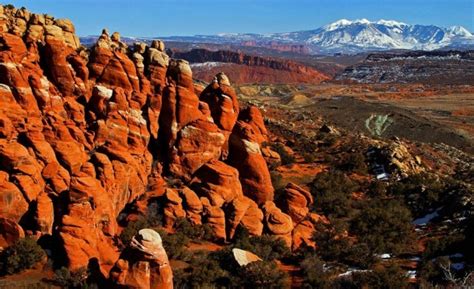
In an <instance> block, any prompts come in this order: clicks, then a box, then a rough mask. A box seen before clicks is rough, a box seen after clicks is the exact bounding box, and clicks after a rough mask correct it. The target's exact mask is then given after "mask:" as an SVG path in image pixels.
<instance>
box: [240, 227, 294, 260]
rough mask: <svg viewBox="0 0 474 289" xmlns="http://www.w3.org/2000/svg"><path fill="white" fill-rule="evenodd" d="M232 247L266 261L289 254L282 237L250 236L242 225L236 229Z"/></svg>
mask: <svg viewBox="0 0 474 289" xmlns="http://www.w3.org/2000/svg"><path fill="white" fill-rule="evenodd" d="M233 247H235V248H239V249H242V250H248V251H250V252H252V253H254V254H256V255H257V256H259V257H260V258H262V259H263V260H266V261H271V260H275V259H282V258H285V257H287V256H289V255H290V254H291V252H290V249H289V248H288V246H287V245H286V243H285V242H284V241H283V240H282V239H279V238H276V237H275V236H270V235H262V236H252V237H251V236H249V234H248V231H247V230H246V229H244V228H242V227H239V228H238V229H237V232H236V234H235V237H234V245H233Z"/></svg>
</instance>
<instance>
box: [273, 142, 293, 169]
mask: <svg viewBox="0 0 474 289" xmlns="http://www.w3.org/2000/svg"><path fill="white" fill-rule="evenodd" d="M272 149H273V150H274V151H276V152H277V153H278V154H279V155H280V158H281V164H282V165H289V164H292V163H294V162H295V157H294V156H293V155H292V154H290V153H289V152H288V151H287V150H286V149H285V146H284V145H283V144H281V143H274V144H272Z"/></svg>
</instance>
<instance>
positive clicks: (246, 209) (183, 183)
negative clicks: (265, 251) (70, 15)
mask: <svg viewBox="0 0 474 289" xmlns="http://www.w3.org/2000/svg"><path fill="white" fill-rule="evenodd" d="M0 7H1V6H0ZM266 134H267V132H266V128H265V125H264V123H263V117H262V115H261V113H260V111H259V110H258V109H257V108H256V107H248V108H244V109H240V108H239V103H238V101H237V97H236V94H235V92H234V90H233V88H232V86H231V83H230V81H229V79H228V78H227V76H226V75H225V74H218V75H217V76H216V77H215V79H214V81H213V82H211V83H210V84H209V86H208V87H207V88H206V89H205V90H204V91H203V92H202V93H201V95H200V96H198V95H197V94H196V93H195V89H194V85H193V74H192V71H191V68H190V66H189V64H188V62H186V61H184V60H175V59H170V58H169V57H168V55H167V54H166V53H165V52H164V44H163V42H161V41H158V40H156V41H153V42H152V43H151V45H150V46H147V45H145V44H142V43H137V44H136V45H134V46H133V47H127V45H126V44H124V43H123V42H121V41H120V35H119V34H118V33H113V34H112V35H109V33H108V32H107V31H106V30H104V31H103V32H102V35H101V36H100V38H99V39H98V41H97V43H96V44H95V45H94V46H93V47H92V48H91V49H90V50H86V49H84V48H82V47H81V46H80V43H79V42H78V41H77V36H76V35H75V34H74V26H73V25H72V24H71V23H70V21H68V20H61V19H54V18H53V17H51V16H45V15H36V14H31V13H29V12H28V11H26V10H25V9H19V10H17V9H6V8H4V7H1V8H0V195H1V200H2V206H1V211H0V220H1V222H0V224H2V225H1V226H2V227H1V230H0V232H1V237H2V238H1V239H0V241H2V244H1V246H7V245H8V244H10V243H11V242H13V241H14V240H16V239H18V238H20V237H22V236H25V234H29V235H34V236H36V237H38V238H40V237H43V236H48V235H51V236H52V237H53V240H55V243H54V244H56V245H57V246H55V247H54V248H53V250H55V251H57V252H56V253H57V254H60V253H62V255H63V256H64V257H65V261H66V262H67V265H68V266H69V267H70V268H71V269H76V268H80V267H84V266H86V265H87V264H88V262H89V261H90V260H91V259H92V258H97V259H98V261H99V263H101V264H114V263H115V262H117V263H115V264H116V266H115V269H117V268H118V269H117V270H116V272H119V273H117V274H116V275H114V276H115V277H116V278H118V279H120V278H121V277H120V276H121V275H120V274H121V273H120V272H122V271H124V270H125V271H126V270H129V271H134V270H135V268H134V267H133V266H135V265H133V264H132V263H130V262H131V261H130V260H128V259H127V258H124V257H123V256H122V257H121V259H119V255H120V252H119V250H118V247H117V246H118V244H117V242H116V237H117V235H118V234H119V233H120V232H121V230H122V227H121V226H120V225H123V224H122V223H120V225H119V222H118V221H119V218H120V221H124V220H125V222H126V220H127V216H126V214H127V213H126V210H124V209H125V208H126V207H131V206H134V207H136V208H138V209H137V212H136V213H138V214H143V215H146V214H149V213H150V212H148V211H147V206H146V204H147V203H148V201H149V200H151V199H157V198H158V200H159V201H160V205H161V207H162V208H163V210H164V212H163V215H164V225H165V227H166V226H168V227H172V226H173V223H174V221H176V220H177V219H178V218H181V217H185V218H188V219H189V220H190V221H191V223H193V224H201V223H207V224H209V225H210V226H211V228H212V229H213V231H214V234H215V235H216V237H218V238H219V239H221V240H230V239H231V238H232V237H233V234H234V232H235V230H236V228H237V226H239V225H241V226H243V227H244V228H247V229H248V231H249V232H250V233H251V234H253V235H260V234H262V233H269V234H274V235H276V236H279V237H281V238H283V239H284V240H285V241H286V242H287V243H288V245H289V246H293V247H294V248H295V247H297V246H298V245H299V244H301V243H303V242H310V241H309V240H310V236H311V233H312V229H311V228H310V229H303V230H302V229H301V228H302V227H301V224H303V223H304V222H305V220H310V219H311V215H310V214H309V213H308V210H307V206H308V205H309V204H310V203H311V202H312V200H310V199H307V197H305V196H306V195H307V192H304V190H301V189H300V188H294V187H289V189H288V194H287V195H288V200H287V201H286V202H285V204H286V205H285V206H283V207H282V208H278V207H277V206H276V205H275V203H274V202H273V192H274V189H273V186H272V183H271V180H270V174H269V171H268V167H267V164H266V161H265V158H264V157H263V156H262V152H261V144H262V142H263V141H267V136H266ZM163 177H167V178H168V179H172V178H174V179H179V180H180V182H179V185H176V184H175V185H173V186H171V185H167V183H166V182H165V181H164V179H163ZM300 194H301V196H300ZM305 198H306V199H305ZM300 199H301V202H300V201H299V200H300ZM295 230H297V231H295ZM295 236H296V237H295ZM304 240H306V241H304ZM117 260H118V261H117ZM121 260H122V261H121ZM124 260H125V261H124ZM124 262H129V264H130V268H129V267H127V268H128V269H123V268H122V267H123V266H121V265H123V264H125V263H124ZM122 263H123V264H122ZM132 265H133V266H132ZM127 266H128V265H127ZM124 268H125V267H124ZM119 269H120V270H119ZM114 272H115V271H114ZM115 277H114V278H115ZM124 278H125V277H124ZM124 282H125V281H124Z"/></svg>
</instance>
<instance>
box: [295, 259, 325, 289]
mask: <svg viewBox="0 0 474 289" xmlns="http://www.w3.org/2000/svg"><path fill="white" fill-rule="evenodd" d="M300 266H301V273H302V275H303V276H302V277H303V288H314V289H324V288H329V287H330V283H331V282H330V277H331V276H330V272H328V270H325V268H324V262H323V261H322V260H321V259H319V257H318V256H316V255H314V254H313V255H309V256H307V257H306V258H304V260H303V261H301V263H300Z"/></svg>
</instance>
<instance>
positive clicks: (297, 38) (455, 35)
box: [84, 18, 474, 54]
mask: <svg viewBox="0 0 474 289" xmlns="http://www.w3.org/2000/svg"><path fill="white" fill-rule="evenodd" d="M84 38H87V37H84ZM160 38H161V39H163V40H168V41H179V42H195V43H198V42H201V43H202V42H204V43H219V44H240V45H245V46H249V45H250V46H261V47H270V46H271V45H275V43H280V44H298V45H305V46H307V47H308V49H309V53H311V54H317V53H359V52H367V51H380V50H391V49H407V50H436V49H443V48H445V47H465V46H466V45H467V46H474V35H473V33H472V32H470V31H469V30H467V29H466V28H465V27H463V26H460V25H456V26H451V27H440V26H436V25H420V24H407V23H404V22H400V21H396V20H385V19H380V20H377V21H370V20H367V19H365V18H362V19H357V20H348V19H340V20H338V21H335V22H332V23H329V24H327V25H324V26H321V27H319V28H317V29H312V30H301V31H295V32H284V33H267V34H258V33H220V34H216V35H194V36H168V37H160ZM131 39H133V38H131ZM137 39H140V40H146V39H148V38H147V37H142V38H140V37H137ZM150 39H151V38H150Z"/></svg>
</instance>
